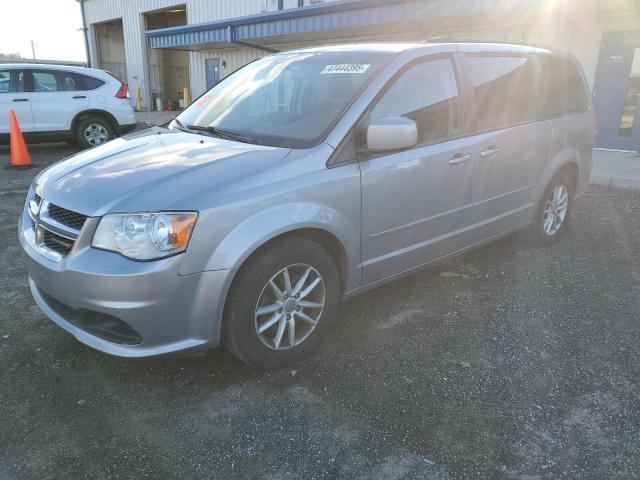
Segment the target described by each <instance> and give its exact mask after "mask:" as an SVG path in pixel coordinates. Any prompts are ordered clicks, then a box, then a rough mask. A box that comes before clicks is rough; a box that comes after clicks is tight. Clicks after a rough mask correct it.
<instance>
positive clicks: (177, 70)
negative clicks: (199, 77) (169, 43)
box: [145, 5, 190, 110]
mask: <svg viewBox="0 0 640 480" xmlns="http://www.w3.org/2000/svg"><path fill="white" fill-rule="evenodd" d="M186 24H187V8H186V6H185V5H179V6H175V7H171V8H169V9H165V10H159V11H156V12H151V13H147V14H145V26H146V29H147V30H156V29H159V28H169V27H177V26H180V25H186ZM149 84H150V85H151V97H152V99H151V100H152V105H153V106H154V108H155V109H156V110H181V109H183V108H184V107H185V106H186V105H185V98H184V89H185V88H189V85H190V84H189V52H186V51H180V50H164V49H162V50H161V49H152V48H149ZM187 101H188V99H187Z"/></svg>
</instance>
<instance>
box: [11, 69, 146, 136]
mask: <svg viewBox="0 0 640 480" xmlns="http://www.w3.org/2000/svg"><path fill="white" fill-rule="evenodd" d="M9 110H15V112H16V115H17V117H18V122H19V123H20V128H21V130H22V132H23V133H24V135H25V137H26V139H27V140H28V141H50V140H66V141H71V142H73V143H76V144H77V145H78V146H80V147H83V148H87V147H94V146H96V145H100V144H102V143H105V142H107V141H108V140H111V139H112V138H114V137H115V136H116V135H119V134H122V133H126V132H128V131H131V130H133V129H134V128H135V127H136V119H135V116H134V114H133V109H132V108H131V102H130V101H129V88H128V87H127V84H126V83H122V82H121V81H120V80H118V79H117V78H116V77H114V76H113V75H111V74H110V73H109V72H105V71H104V70H96V69H93V68H81V67H67V66H63V65H37V64H0V143H7V142H8V138H9Z"/></svg>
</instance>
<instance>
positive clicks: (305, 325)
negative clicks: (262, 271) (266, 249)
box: [255, 263, 326, 350]
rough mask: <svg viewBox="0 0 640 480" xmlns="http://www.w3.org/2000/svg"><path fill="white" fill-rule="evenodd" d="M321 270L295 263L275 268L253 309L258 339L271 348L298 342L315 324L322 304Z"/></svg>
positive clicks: (284, 347)
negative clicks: (278, 268) (276, 269)
mask: <svg viewBox="0 0 640 480" xmlns="http://www.w3.org/2000/svg"><path fill="white" fill-rule="evenodd" d="M325 293H326V292H325V284H324V280H323V278H322V275H320V272H318V270H316V269H315V268H314V267H312V266H310V265H306V264H303V263H297V264H295V265H289V266H288V267H285V268H283V269H282V270H280V271H279V272H277V273H276V274H275V275H274V276H273V277H271V279H270V280H269V281H268V282H267V284H266V285H265V286H264V287H263V289H262V292H261V293H260V296H259V297H258V303H257V304H256V310H255V328H256V333H257V334H258V338H260V341H261V342H262V343H263V344H264V345H265V346H267V347H268V348H270V349H272V350H287V349H290V348H293V347H295V346H297V345H300V344H301V343H302V342H303V341H304V340H305V339H307V338H308V337H309V335H311V333H312V332H313V331H314V330H315V328H316V326H317V325H318V321H319V320H320V317H321V315H322V311H323V309H324V305H325Z"/></svg>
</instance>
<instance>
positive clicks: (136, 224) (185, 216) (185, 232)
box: [91, 212, 197, 260]
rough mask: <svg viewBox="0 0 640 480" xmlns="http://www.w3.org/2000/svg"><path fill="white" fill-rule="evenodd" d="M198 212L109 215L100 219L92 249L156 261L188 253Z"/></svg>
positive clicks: (134, 258) (135, 258)
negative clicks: (186, 250)
mask: <svg viewBox="0 0 640 480" xmlns="http://www.w3.org/2000/svg"><path fill="white" fill-rule="evenodd" d="M196 217H197V214H196V213H195V212H175V213H165V212H159V213H135V214H120V213H117V214H109V215H105V216H104V217H102V218H101V219H100V223H99V224H98V228H97V229H96V232H95V233H94V234H93V240H92V241H91V246H92V247H95V248H100V249H102V250H108V251H110V252H117V253H119V254H121V255H124V256H125V257H127V258H131V259H133V260H153V259H158V258H164V257H168V256H171V255H175V254H176V253H180V252H184V250H185V249H186V248H187V244H188V243H189V238H190V237H191V232H192V231H193V226H194V225H195V223H196Z"/></svg>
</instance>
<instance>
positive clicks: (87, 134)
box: [75, 115, 114, 148]
mask: <svg viewBox="0 0 640 480" xmlns="http://www.w3.org/2000/svg"><path fill="white" fill-rule="evenodd" d="M75 137H76V138H75V140H76V144H77V145H78V147H80V148H93V147H97V146H98V145H102V144H104V143H106V142H108V141H109V140H113V137H114V133H113V127H112V126H111V124H110V123H109V122H108V121H107V120H106V119H105V118H104V117H99V116H95V115H90V116H87V117H84V118H82V119H80V121H79V122H78V125H77V126H76V132H75Z"/></svg>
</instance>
